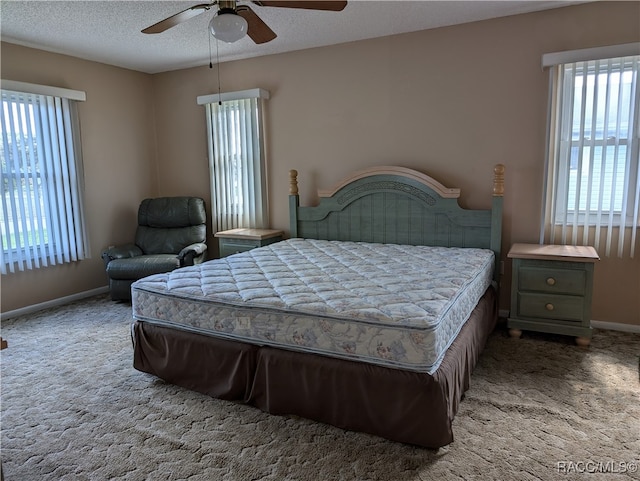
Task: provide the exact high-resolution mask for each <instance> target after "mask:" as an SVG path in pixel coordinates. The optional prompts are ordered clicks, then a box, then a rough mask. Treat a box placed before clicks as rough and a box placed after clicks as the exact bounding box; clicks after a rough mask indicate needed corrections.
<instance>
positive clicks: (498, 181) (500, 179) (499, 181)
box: [493, 164, 504, 197]
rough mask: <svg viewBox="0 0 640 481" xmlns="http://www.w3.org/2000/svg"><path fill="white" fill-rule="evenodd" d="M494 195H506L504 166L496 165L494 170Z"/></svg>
mask: <svg viewBox="0 0 640 481" xmlns="http://www.w3.org/2000/svg"><path fill="white" fill-rule="evenodd" d="M493 195H494V196H498V197H502V196H503V195H504V165H503V164H496V166H495V167H494V169H493Z"/></svg>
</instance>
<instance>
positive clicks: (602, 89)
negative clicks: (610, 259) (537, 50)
mask: <svg viewBox="0 0 640 481" xmlns="http://www.w3.org/2000/svg"><path fill="white" fill-rule="evenodd" d="M596 50H599V49H595V50H591V51H589V52H591V53H592V54H598V53H600V55H604V54H607V53H610V52H609V49H602V51H600V52H597V51H596ZM581 53H584V51H577V52H566V53H565V54H569V55H565V57H568V60H571V58H570V57H571V54H573V55H575V56H576V57H580V56H581ZM587 56H588V55H587ZM639 65H640V55H623V56H616V57H607V58H596V59H591V58H587V59H576V60H575V61H563V62H561V63H558V64H557V65H554V66H553V68H552V83H551V85H552V88H551V101H550V105H551V109H550V122H549V125H550V127H549V150H548V159H547V166H548V180H547V186H548V187H547V188H548V192H547V198H546V205H545V225H544V226H543V234H542V237H543V240H546V241H548V242H551V243H556V244H571V245H578V244H581V245H594V246H595V247H596V250H598V251H599V252H600V251H602V252H603V253H604V254H605V255H607V256H609V255H610V253H611V251H612V245H613V247H616V245H617V248H616V249H615V251H616V252H617V255H618V256H621V257H622V256H623V255H625V252H628V253H629V255H630V256H631V257H633V255H634V252H635V244H636V242H637V230H638V225H639V219H640V176H639V173H638V170H639V167H640V154H639V152H640V150H639V148H640V145H639V144H640V142H639V135H638V134H639V131H640V121H639V120H640V115H639V113H640V82H639V81H638V80H639V79H638V70H639Z"/></svg>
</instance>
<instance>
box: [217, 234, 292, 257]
mask: <svg viewBox="0 0 640 481" xmlns="http://www.w3.org/2000/svg"><path fill="white" fill-rule="evenodd" d="M282 235H283V232H282V231H281V230H274V229H231V230H225V231H221V232H216V233H215V236H216V237H217V238H218V247H219V248H220V257H227V256H230V255H231V254H237V253H239V252H245V251H248V250H251V249H255V248H256V247H262V246H266V245H269V244H273V243H274V242H279V241H281V240H282Z"/></svg>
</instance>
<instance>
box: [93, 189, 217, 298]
mask: <svg viewBox="0 0 640 481" xmlns="http://www.w3.org/2000/svg"><path fill="white" fill-rule="evenodd" d="M206 234H207V228H206V210H205V205H204V200H203V199H201V198H199V197H159V198H155V199H145V200H143V201H142V203H141V204H140V207H139V208H138V227H137V229H136V237H135V243H134V244H126V245H121V246H116V247H110V248H108V249H106V250H104V251H103V252H102V259H103V260H104V264H105V268H106V270H107V275H108V276H109V289H110V291H111V298H112V299H113V300H130V299H131V284H133V282H134V281H136V280H138V279H142V278H143V277H147V276H150V275H151V274H158V273H161V272H169V271H172V270H174V269H177V268H178V267H183V266H190V265H194V264H199V263H201V262H202V261H204V260H205V258H206V253H207V245H206V244H205V240H206Z"/></svg>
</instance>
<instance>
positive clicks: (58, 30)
mask: <svg viewBox="0 0 640 481" xmlns="http://www.w3.org/2000/svg"><path fill="white" fill-rule="evenodd" d="M198 3H202V0H200V1H198V0H195V1H186V2H185V1H150V0H139V1H98V0H93V1H15V0H2V2H1V3H0V32H1V37H2V40H3V41H7V42H11V43H16V44H20V45H25V46H29V47H35V48H39V49H43V50H48V51H51V52H57V53H64V54H68V55H72V56H76V57H80V58H85V59H89V60H94V61H98V62H103V63H106V64H111V65H116V66H120V67H124V68H128V69H133V70H139V71H142V72H147V73H157V72H163V71H168V70H176V69H181V68H188V67H195V66H201V65H206V64H208V63H209V36H208V30H207V24H208V22H209V20H210V18H211V16H212V12H213V11H214V10H215V9H212V10H210V11H209V12H206V13H203V14H202V15H199V16H198V17H195V18H192V19H190V20H188V21H186V22H184V23H182V24H180V25H178V26H176V27H173V28H171V29H169V30H167V31H166V32H164V33H160V34H155V35H147V34H143V33H141V32H140V31H141V30H142V29H143V28H145V27H148V26H150V25H152V24H154V23H156V22H158V21H160V20H162V19H163V18H165V17H168V16H170V15H173V14H175V13H177V12H180V11H182V10H184V9H186V8H189V7H191V6H193V5H196V4H198ZM204 3H207V2H206V0H205V1H204ZM239 3H245V4H248V5H251V8H252V9H253V10H254V11H255V12H256V13H257V14H258V15H259V16H260V18H262V20H264V21H265V22H266V23H267V24H268V25H269V26H270V27H271V28H272V29H273V30H274V31H275V32H276V33H277V34H278V37H277V38H276V39H275V40H273V41H271V42H269V43H266V44H262V45H256V44H254V43H253V42H252V41H251V39H250V38H249V37H245V38H243V39H241V40H239V41H238V42H236V43H234V44H226V43H223V42H216V41H215V39H214V40H213V42H211V49H212V52H213V56H214V62H215V56H216V50H217V51H218V55H219V59H220V62H225V61H230V60H238V59H243V58H250V57H257V56H262V55H271V54H276V53H282V52H287V51H292V50H301V49H306V48H312V47H318V46H325V45H333V44H339V43H345V42H351V41H356V40H363V39H367V38H374V37H383V36H388V35H394V34H398V33H405V32H412V31H418V30H425V29H430V28H436V27H441V26H447V25H454V24H460V23H467V22H473V21H477V20H485V19H489V18H496V17H502V16H508V15H515V14H519V13H527V12H532V11H538V10H545V9H549V8H557V7H562V6H566V5H568V4H573V3H583V2H571V1H560V0H551V1H504V0H502V1H484V0H472V1H451V0H449V1H404V0H395V1H371V0H368V1H367V0H356V1H349V3H348V5H347V7H346V8H345V9H344V10H343V11H342V12H322V11H311V10H299V9H291V8H276V7H259V6H257V5H255V4H253V3H251V2H248V1H242V2H239Z"/></svg>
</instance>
